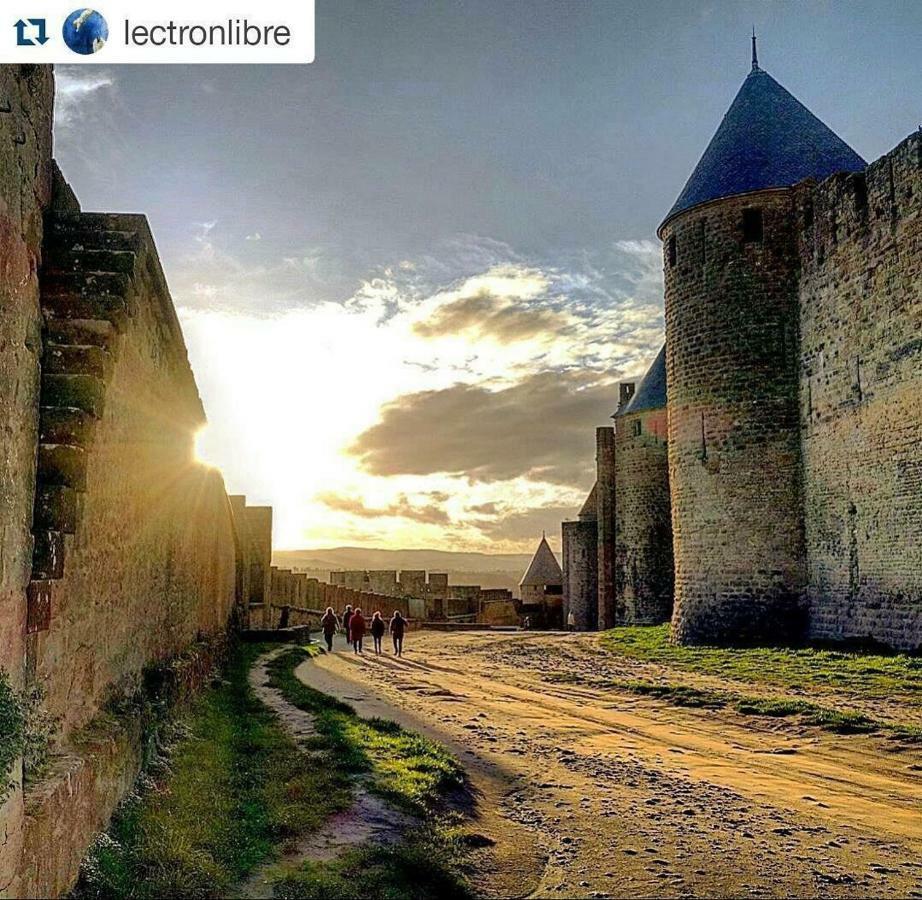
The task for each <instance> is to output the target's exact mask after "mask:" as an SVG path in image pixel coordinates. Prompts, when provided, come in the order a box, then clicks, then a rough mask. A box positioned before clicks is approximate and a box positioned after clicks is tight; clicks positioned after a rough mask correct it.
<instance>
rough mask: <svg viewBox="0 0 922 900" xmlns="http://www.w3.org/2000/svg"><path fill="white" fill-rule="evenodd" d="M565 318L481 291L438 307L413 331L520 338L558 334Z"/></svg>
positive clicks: (428, 334)
mask: <svg viewBox="0 0 922 900" xmlns="http://www.w3.org/2000/svg"><path fill="white" fill-rule="evenodd" d="M568 321H569V320H568V318H567V317H566V316H564V315H562V314H561V313H559V312H556V311H555V310H553V309H547V308H541V307H538V306H533V305H528V304H527V303H523V302H518V303H510V302H509V301H508V300H504V299H502V298H500V297H497V296H496V295H494V294H491V293H490V292H489V291H481V292H479V293H477V294H475V295H473V296H472V297H462V298H460V299H458V300H454V301H452V302H451V303H446V304H445V305H444V306H441V307H439V309H437V310H436V311H435V313H434V314H433V315H432V316H431V317H430V318H429V319H427V320H426V321H424V322H417V323H416V324H415V325H414V326H413V330H414V331H415V332H416V333H417V334H418V335H420V336H421V337H426V338H432V337H441V336H442V335H446V334H457V333H458V332H461V331H476V332H478V333H479V334H482V335H491V336H493V337H495V338H497V339H498V340H500V341H503V342H506V341H520V340H524V339H526V338H531V337H535V336H537V335H540V334H559V333H560V332H561V331H563V330H564V329H566V327H567V325H568Z"/></svg>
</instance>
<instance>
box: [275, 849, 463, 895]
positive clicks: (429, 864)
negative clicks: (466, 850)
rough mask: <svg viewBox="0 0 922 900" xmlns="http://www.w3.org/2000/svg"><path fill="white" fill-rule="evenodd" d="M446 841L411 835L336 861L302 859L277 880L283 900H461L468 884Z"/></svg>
mask: <svg viewBox="0 0 922 900" xmlns="http://www.w3.org/2000/svg"><path fill="white" fill-rule="evenodd" d="M450 853H451V851H450V850H449V849H446V847H445V845H444V842H433V841H432V840H431V839H428V838H418V839H414V838H412V837H411V838H410V839H408V840H407V841H406V842H404V843H402V844H399V845H397V846H395V847H382V846H375V845H367V846H362V847H357V848H356V849H355V850H351V851H349V852H347V853H345V854H343V855H342V856H341V857H339V858H338V859H336V860H334V861H333V862H328V863H311V862H308V863H304V864H303V865H301V866H300V867H299V868H298V869H296V870H294V871H292V872H289V873H286V874H285V875H284V876H283V877H282V878H280V879H279V880H278V881H276V882H275V883H274V895H275V896H276V897H278V898H284V900H300V898H316V900H353V898H355V897H363V898H366V900H430V898H439V900H462V898H468V897H471V896H472V894H471V893H470V891H469V889H468V888H467V887H466V886H465V884H464V882H463V881H462V880H461V879H460V878H459V877H458V875H457V874H456V873H455V871H454V869H453V868H452V867H451V866H447V865H446V864H445V857H446V854H450Z"/></svg>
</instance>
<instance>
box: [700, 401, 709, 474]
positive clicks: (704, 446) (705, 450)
mask: <svg viewBox="0 0 922 900" xmlns="http://www.w3.org/2000/svg"><path fill="white" fill-rule="evenodd" d="M707 458H708V442H707V437H706V436H705V433H704V410H701V461H702V462H704V461H705V460H706V459H707Z"/></svg>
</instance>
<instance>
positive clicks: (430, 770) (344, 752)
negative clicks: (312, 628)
mask: <svg viewBox="0 0 922 900" xmlns="http://www.w3.org/2000/svg"><path fill="white" fill-rule="evenodd" d="M310 655H311V654H310V653H309V652H308V651H306V650H305V649H303V648H293V649H292V650H288V651H286V652H285V653H283V654H281V655H280V656H278V657H276V659H274V660H273V661H272V662H271V663H270V664H269V666H268V670H269V683H270V684H271V685H272V686H273V687H274V688H276V689H277V690H279V691H280V692H281V694H282V696H283V697H284V698H285V699H286V700H287V701H288V702H289V703H291V704H292V705H293V706H296V707H298V709H303V710H304V711H306V712H309V713H311V715H313V716H314V724H315V727H316V729H317V737H316V738H315V744H316V746H318V747H320V748H323V749H324V750H327V751H328V752H329V753H330V755H331V756H332V758H334V759H335V760H336V765H337V766H338V767H339V769H340V771H343V772H346V773H348V774H350V775H361V776H363V777H365V778H366V780H367V785H368V788H369V790H371V791H373V792H374V793H376V794H377V795H378V796H380V797H383V798H385V799H387V800H389V801H391V802H392V803H394V804H395V805H397V806H400V807H401V808H403V809H405V810H407V811H409V812H412V813H414V814H417V815H425V814H426V813H427V812H429V811H430V810H431V809H432V807H433V805H434V804H435V803H436V801H437V800H438V799H439V798H440V797H441V796H442V795H444V794H445V793H446V792H448V791H450V790H452V789H454V788H458V787H460V786H461V785H462V784H463V783H464V771H463V769H462V768H461V766H460V765H459V764H458V762H457V760H455V758H454V757H453V756H452V755H451V754H450V753H449V752H448V751H447V750H446V749H445V748H444V747H442V746H441V745H440V744H437V743H435V742H434V741H430V740H429V739H428V738H425V737H423V736H422V735H419V734H415V733H413V732H410V731H405V730H404V729H403V728H401V727H400V726H399V725H398V724H396V723H395V722H390V721H387V720H385V719H377V718H371V719H363V718H361V717H360V716H358V715H357V714H356V712H355V710H354V709H353V708H352V707H351V706H349V705H348V704H347V703H343V702H341V701H339V700H336V699H335V698H333V697H330V696H328V695H326V694H323V693H321V692H320V691H316V690H314V689H313V688H310V687H308V686H307V685H305V684H303V683H302V682H301V681H299V680H298V679H297V678H296V677H295V674H294V670H295V668H296V667H297V666H298V665H299V664H300V663H301V662H303V661H304V660H305V659H307V658H309V656H310Z"/></svg>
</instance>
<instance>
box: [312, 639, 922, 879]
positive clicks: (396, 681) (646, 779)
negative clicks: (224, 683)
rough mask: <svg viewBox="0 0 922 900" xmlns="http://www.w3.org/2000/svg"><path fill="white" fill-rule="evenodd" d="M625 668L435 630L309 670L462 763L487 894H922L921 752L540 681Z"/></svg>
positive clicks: (577, 646)
mask: <svg viewBox="0 0 922 900" xmlns="http://www.w3.org/2000/svg"><path fill="white" fill-rule="evenodd" d="M337 642H338V644H339V643H340V639H339V638H338V639H337ZM340 646H341V645H340ZM619 666H624V667H626V668H629V669H631V670H632V671H630V672H626V673H622V674H628V675H630V676H631V677H633V675H635V674H636V672H634V671H633V669H635V668H636V664H628V663H623V662H620V661H618V660H616V659H614V660H613V659H612V658H611V657H601V656H600V655H599V652H598V650H597V649H596V644H595V640H594V638H593V637H591V636H588V635H539V634H518V635H511V634H495V633H494V634H490V633H451V634H446V633H438V632H423V633H411V634H410V635H409V636H408V647H407V652H406V654H405V656H404V658H403V659H402V660H397V659H395V658H394V657H393V656H392V655H390V654H388V655H385V656H383V657H380V658H375V657H374V656H372V655H371V654H366V655H365V656H364V657H362V658H358V657H356V656H354V655H353V654H352V653H351V652H346V651H345V650H344V649H340V648H338V649H337V652H334V653H333V654H332V655H325V656H323V657H321V658H319V659H316V660H312V661H309V662H306V663H304V664H303V665H302V666H301V667H300V668H299V669H298V676H299V677H301V678H302V679H303V680H304V681H305V682H306V683H307V684H310V685H311V686H313V687H316V688H318V689H319V690H322V691H325V692H327V693H330V694H333V695H335V696H338V697H340V698H342V699H345V700H347V701H348V702H350V703H352V704H353V706H355V707H356V709H357V710H358V711H359V713H361V714H362V715H380V716H384V717H387V718H392V719H395V720H397V721H399V722H400V723H401V724H403V725H404V726H406V727H409V728H413V729H416V730H418V731H422V732H424V733H426V734H428V735H429V736H431V737H434V738H436V739H438V740H441V741H443V742H444V743H446V744H447V745H448V746H449V747H450V748H451V749H452V750H454V752H455V753H456V754H457V755H458V757H459V759H461V761H462V762H463V763H464V765H465V767H466V769H467V771H468V774H469V777H470V781H471V787H472V790H473V794H474V796H475V798H476V802H475V805H474V808H473V810H471V815H472V826H471V827H472V828H473V829H474V830H476V831H478V832H480V833H482V834H483V835H485V836H486V837H488V838H490V839H492V840H493V841H495V844H494V845H493V846H492V847H489V848H487V849H485V850H483V851H479V852H480V854H481V857H480V859H479V860H478V867H477V873H476V874H475V878H474V881H475V885H476V887H477V888H478V889H479V890H480V891H481V892H482V893H484V894H489V895H492V896H498V897H512V896H528V895H533V896H538V897H600V896H630V897H636V896H640V897H652V896H656V897H673V896H675V897H684V896H707V897H714V896H719V897H730V896H732V897H748V896H753V897H759V896H796V897H814V896H823V897H868V896H874V897H922V856H920V851H922V752H920V750H919V748H918V747H912V746H911V745H905V744H900V743H899V742H896V741H893V740H885V739H883V738H880V737H874V736H858V735H849V736H839V735H834V734H831V733H828V732H823V731H820V730H819V729H813V728H807V727H796V726H794V725H792V724H791V723H779V722H777V721H773V720H770V719H764V718H759V717H750V716H740V715H738V714H736V713H733V712H730V711H724V710H721V711H717V712H715V711H709V710H700V709H686V708H677V707H674V706H670V705H668V704H666V703H664V702H661V701H657V700H652V699H649V698H646V697H638V696H635V695H630V694H623V693H619V692H618V691H615V690H600V689H597V688H590V687H583V686H572V685H569V684H560V683H549V682H547V681H545V680H543V678H544V676H546V675H547V674H548V673H549V672H552V671H553V672H555V673H557V674H560V673H562V672H563V673H572V674H583V675H585V674H586V673H587V672H588V673H590V674H591V673H593V672H596V671H598V670H599V669H600V668H604V669H606V674H608V675H611V674H613V672H614V670H616V669H617V668H618V667H619Z"/></svg>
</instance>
